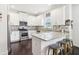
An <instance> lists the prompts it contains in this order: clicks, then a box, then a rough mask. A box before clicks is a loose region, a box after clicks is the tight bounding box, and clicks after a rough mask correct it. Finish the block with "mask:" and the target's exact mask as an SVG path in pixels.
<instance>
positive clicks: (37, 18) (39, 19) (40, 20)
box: [36, 15, 44, 26]
mask: <svg viewBox="0 0 79 59" xmlns="http://www.w3.org/2000/svg"><path fill="white" fill-rule="evenodd" d="M43 19H44V16H43V15H39V16H37V17H36V24H37V25H38V26H43Z"/></svg>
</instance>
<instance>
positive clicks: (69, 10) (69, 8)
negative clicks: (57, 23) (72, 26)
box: [65, 4, 72, 20]
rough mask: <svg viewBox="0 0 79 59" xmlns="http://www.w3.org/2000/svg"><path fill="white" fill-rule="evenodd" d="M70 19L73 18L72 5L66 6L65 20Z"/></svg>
mask: <svg viewBox="0 0 79 59" xmlns="http://www.w3.org/2000/svg"><path fill="white" fill-rule="evenodd" d="M67 19H70V20H72V5H71V4H69V5H66V6H65V20H67Z"/></svg>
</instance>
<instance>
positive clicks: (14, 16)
mask: <svg viewBox="0 0 79 59" xmlns="http://www.w3.org/2000/svg"><path fill="white" fill-rule="evenodd" d="M9 15H10V18H9V19H10V25H19V14H18V13H14V12H10V13H9Z"/></svg>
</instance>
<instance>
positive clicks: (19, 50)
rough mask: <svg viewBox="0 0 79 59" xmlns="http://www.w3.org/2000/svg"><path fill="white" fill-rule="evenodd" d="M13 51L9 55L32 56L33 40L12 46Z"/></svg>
mask: <svg viewBox="0 0 79 59" xmlns="http://www.w3.org/2000/svg"><path fill="white" fill-rule="evenodd" d="M11 48H12V51H11V53H9V55H32V42H31V39H28V40H24V41H21V42H15V43H12V44H11Z"/></svg>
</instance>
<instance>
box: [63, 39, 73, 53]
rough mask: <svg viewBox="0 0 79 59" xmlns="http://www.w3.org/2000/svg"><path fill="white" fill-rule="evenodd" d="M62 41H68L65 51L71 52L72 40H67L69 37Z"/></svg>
mask: <svg viewBox="0 0 79 59" xmlns="http://www.w3.org/2000/svg"><path fill="white" fill-rule="evenodd" d="M64 41H66V42H68V44H67V53H73V41H72V40H69V39H66V40H64Z"/></svg>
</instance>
